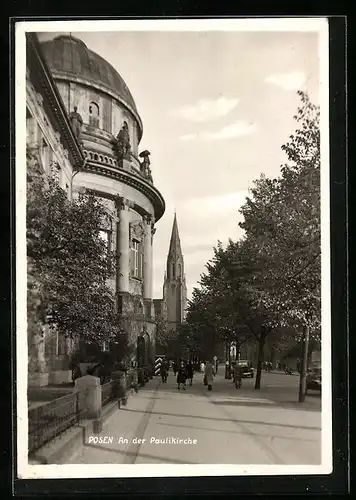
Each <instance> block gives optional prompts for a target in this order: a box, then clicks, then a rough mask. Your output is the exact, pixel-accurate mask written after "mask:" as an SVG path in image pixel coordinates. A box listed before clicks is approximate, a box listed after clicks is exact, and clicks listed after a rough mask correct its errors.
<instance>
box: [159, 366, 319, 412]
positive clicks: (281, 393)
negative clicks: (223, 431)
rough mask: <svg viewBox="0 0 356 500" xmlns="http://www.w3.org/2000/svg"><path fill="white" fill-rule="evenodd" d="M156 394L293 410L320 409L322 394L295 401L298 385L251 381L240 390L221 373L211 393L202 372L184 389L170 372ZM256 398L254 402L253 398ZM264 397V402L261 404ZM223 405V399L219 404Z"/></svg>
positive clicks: (316, 393) (167, 397)
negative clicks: (261, 384) (225, 400)
mask: <svg viewBox="0 0 356 500" xmlns="http://www.w3.org/2000/svg"><path fill="white" fill-rule="evenodd" d="M158 394H159V395H158V396H155V397H160V396H161V394H163V395H164V396H166V399H169V395H170V394H184V395H188V394H189V395H191V396H192V395H199V396H207V397H208V398H209V399H210V397H215V396H218V397H221V398H224V397H225V398H227V399H229V400H230V401H232V402H230V401H229V402H227V403H226V405H230V406H232V405H234V404H235V405H236V406H246V407H247V406H250V407H253V406H264V405H265V406H269V407H273V406H279V407H281V408H293V409H295V410H297V411H298V410H304V411H316V412H320V410H321V397H320V393H318V392H315V393H309V394H308V395H307V396H306V400H305V402H304V403H299V402H298V387H293V386H289V387H288V386H287V387H286V386H275V385H268V384H266V385H263V386H262V387H261V389H257V390H256V389H254V387H253V383H252V381H251V380H250V379H249V380H248V381H245V380H244V381H243V383H242V388H241V389H235V387H234V386H233V383H232V381H231V380H226V379H224V378H222V377H221V376H220V377H219V378H217V379H216V380H215V381H214V383H213V390H212V391H211V392H208V391H207V388H206V387H205V386H204V385H203V382H202V379H201V374H197V375H196V378H195V379H194V380H193V385H192V386H190V385H187V387H186V390H185V391H184V390H180V391H179V390H178V389H177V384H176V383H175V379H174V378H173V376H172V375H171V376H170V377H169V378H168V383H166V384H162V383H161V384H159V392H158ZM242 398H250V399H251V401H246V400H243V401H242V400H241V399H242ZM253 399H256V402H254V401H253ZM263 399H265V401H266V403H263ZM257 400H258V401H257ZM215 402H216V401H214V403H215ZM219 404H221V405H224V404H225V402H221V403H219Z"/></svg>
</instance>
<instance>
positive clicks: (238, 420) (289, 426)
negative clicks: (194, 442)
mask: <svg viewBox="0 0 356 500" xmlns="http://www.w3.org/2000/svg"><path fill="white" fill-rule="evenodd" d="M124 411H125V412H134V413H145V412H144V411H142V410H132V409H130V408H125V410H124ZM150 414H151V415H167V416H171V417H181V418H184V419H186V418H198V419H203V420H214V421H223V422H231V418H214V417H203V416H201V415H186V414H184V413H181V414H177V413H166V412H162V411H158V412H157V411H151V412H150ZM235 420H236V422H237V423H239V422H241V423H245V424H261V425H270V426H274V427H288V428H291V429H311V430H320V427H307V426H303V425H290V424H281V423H279V422H276V423H271V422H260V421H255V420H240V419H235Z"/></svg>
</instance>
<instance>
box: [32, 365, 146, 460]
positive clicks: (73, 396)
mask: <svg viewBox="0 0 356 500" xmlns="http://www.w3.org/2000/svg"><path fill="white" fill-rule="evenodd" d="M137 385H138V376H137V370H129V371H128V372H127V374H126V377H125V383H124V384H120V381H119V380H111V381H110V382H107V383H106V384H103V385H102V386H101V405H102V407H103V406H105V405H107V404H108V403H109V402H110V401H113V400H115V399H118V398H120V397H121V396H122V395H123V392H125V390H126V391H128V390H129V389H130V388H135V389H137ZM80 397H81V393H80V392H75V391H73V392H72V393H70V394H67V395H65V396H62V397H60V398H57V399H54V400H53V401H50V402H48V403H45V404H43V405H41V406H37V407H35V408H31V409H30V410H29V411H28V447H29V454H31V453H33V452H35V451H37V450H38V449H39V448H41V447H42V446H44V445H45V444H47V443H48V442H49V441H52V440H53V439H55V438H57V437H58V436H60V435H61V434H62V433H63V432H64V431H66V430H67V429H69V428H70V427H73V426H74V425H79V423H80V421H81V419H82V418H83V415H84V413H81V412H80V410H79V408H80V405H79V401H80V399H79V398H80Z"/></svg>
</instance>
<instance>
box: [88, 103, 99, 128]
mask: <svg viewBox="0 0 356 500" xmlns="http://www.w3.org/2000/svg"><path fill="white" fill-rule="evenodd" d="M99 111H100V109H99V106H98V104H97V103H96V102H91V103H90V104H89V125H90V126H91V127H96V128H99Z"/></svg>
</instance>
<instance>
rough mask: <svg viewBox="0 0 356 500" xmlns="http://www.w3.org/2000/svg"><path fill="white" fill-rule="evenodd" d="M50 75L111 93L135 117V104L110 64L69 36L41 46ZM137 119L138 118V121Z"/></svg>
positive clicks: (124, 84) (59, 37) (136, 113)
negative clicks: (79, 81)
mask: <svg viewBox="0 0 356 500" xmlns="http://www.w3.org/2000/svg"><path fill="white" fill-rule="evenodd" d="M41 47H42V51H43V54H44V56H45V58H46V61H47V64H48V65H49V68H50V69H51V72H52V73H54V74H56V75H57V76H58V74H62V75H63V76H67V77H69V78H70V77H71V76H72V77H73V78H74V79H76V78H81V79H83V80H84V81H85V82H86V83H87V84H88V85H92V86H94V87H100V88H101V87H103V88H104V89H105V90H107V91H109V92H110V93H114V94H115V95H116V96H117V97H118V98H119V99H120V100H121V101H122V102H123V104H124V105H125V106H127V107H128V108H129V109H130V111H132V112H133V113H134V114H135V115H136V116H137V117H138V112H137V108H136V104H135V101H134V99H133V97H132V95H131V92H130V90H129V89H128V87H127V85H126V83H125V82H124V80H123V78H122V77H121V76H120V75H119V73H118V72H117V71H116V69H115V68H113V66H111V64H109V63H108V62H107V61H105V59H103V58H102V57H100V56H99V55H98V54H96V53H95V52H93V51H92V50H89V49H88V48H87V46H86V45H85V43H84V42H83V41H82V40H79V39H78V38H75V37H72V36H71V35H61V36H58V37H56V38H54V39H53V40H50V41H46V42H42V43H41ZM138 118H139V117H138Z"/></svg>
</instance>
